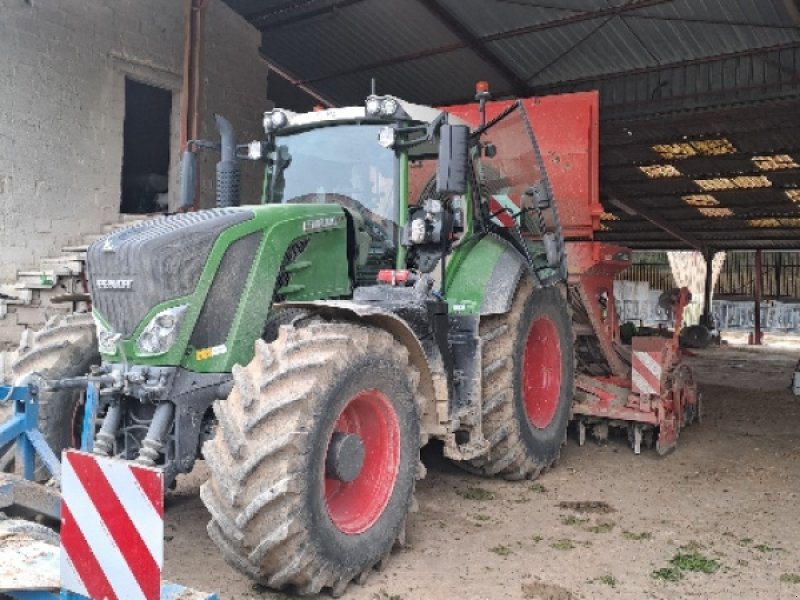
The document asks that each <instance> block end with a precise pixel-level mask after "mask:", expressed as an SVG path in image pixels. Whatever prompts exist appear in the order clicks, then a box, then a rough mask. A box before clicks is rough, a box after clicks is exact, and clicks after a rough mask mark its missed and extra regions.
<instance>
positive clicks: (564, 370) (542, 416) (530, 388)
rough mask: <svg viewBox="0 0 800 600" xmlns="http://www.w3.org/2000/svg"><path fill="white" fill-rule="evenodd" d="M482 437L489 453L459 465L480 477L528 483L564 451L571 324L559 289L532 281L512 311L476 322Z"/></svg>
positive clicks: (524, 285) (527, 281)
mask: <svg viewBox="0 0 800 600" xmlns="http://www.w3.org/2000/svg"><path fill="white" fill-rule="evenodd" d="M480 335H481V340H482V343H483V346H482V355H483V359H482V360H483V363H482V364H483V434H484V436H485V437H486V439H488V440H489V442H490V445H491V447H490V450H489V453H488V455H486V456H483V457H480V458H477V459H474V460H471V461H468V462H466V463H459V464H461V465H462V466H464V467H465V468H466V469H467V470H470V471H472V472H476V473H478V474H481V475H500V476H502V477H505V478H507V479H524V478H527V479H533V478H535V477H537V476H538V475H539V474H540V473H541V472H542V471H543V470H544V469H546V468H548V467H550V466H551V465H553V464H554V463H555V462H556V461H557V460H558V457H559V454H560V452H561V445H562V444H563V442H564V439H565V435H566V430H567V424H568V422H569V417H570V407H571V404H572V395H573V369H574V366H573V343H572V326H571V323H570V317H569V313H568V311H567V305H566V300H565V298H564V295H563V293H562V290H561V289H560V288H559V287H550V288H544V289H537V288H535V287H534V284H533V282H532V281H531V279H530V278H529V277H526V278H524V279H523V280H522V281H521V282H520V285H519V286H518V288H517V291H516V295H515V297H514V301H513V303H512V306H511V310H510V311H509V312H507V313H505V314H502V315H490V316H488V317H484V318H482V319H481V324H480Z"/></svg>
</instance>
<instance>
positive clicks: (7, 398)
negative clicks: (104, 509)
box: [0, 377, 218, 600]
mask: <svg viewBox="0 0 800 600" xmlns="http://www.w3.org/2000/svg"><path fill="white" fill-rule="evenodd" d="M95 379H97V378H93V377H81V378H75V379H64V380H57V381H45V380H43V379H41V378H36V377H32V378H30V379H29V380H28V381H27V382H24V383H22V384H21V385H17V386H9V385H0V403H3V402H12V403H13V405H14V411H13V414H12V417H11V418H10V419H8V420H7V421H5V422H4V423H0V451H5V450H7V449H9V448H10V447H11V446H15V448H16V460H17V462H18V464H20V465H21V466H22V476H19V475H15V474H9V473H0V510H3V509H6V508H9V507H11V506H15V507H23V508H26V509H29V510H33V511H35V512H38V513H40V514H43V515H46V516H48V517H50V518H52V519H60V513H61V510H60V505H61V497H60V492H59V490H58V489H57V488H56V487H51V486H43V485H40V484H38V483H35V482H34V474H35V466H36V458H37V457H38V458H39V460H40V462H41V464H42V465H43V466H44V467H45V469H46V470H47V472H48V473H49V474H50V475H51V477H52V478H53V480H55V482H56V483H60V480H61V463H60V462H59V460H58V458H57V457H56V456H55V454H53V451H52V450H51V449H50V447H49V446H48V445H47V442H46V441H45V439H44V436H42V434H41V432H40V431H39V429H38V424H39V399H38V396H39V390H40V389H42V388H46V389H59V388H60V389H63V388H67V387H71V388H79V387H85V388H86V398H85V404H84V418H83V431H82V435H81V450H85V451H91V447H92V443H93V434H94V429H95V427H94V422H95V418H96V416H97V404H98V402H97V400H98V388H99V385H98V384H99V382H98V381H95ZM35 552H36V553H38V555H37V556H36V566H37V568H40V569H45V570H48V571H51V570H52V571H54V572H55V573H58V572H59V548H58V547H56V546H46V547H45V548H44V549H42V548H39V549H38V550H36V551H35ZM17 554H18V556H19V558H20V560H23V561H24V556H23V555H24V552H18V553H17ZM28 558H29V557H28ZM23 567H24V565H19V568H23ZM3 583H4V582H2V581H0V595H5V596H7V597H9V598H12V599H14V600H59V599H60V600H94V599H90V598H86V597H84V596H81V595H79V594H75V593H72V592H68V591H65V590H56V591H50V590H41V589H13V590H9V589H3V587H4V586H3ZM178 598H180V599H181V600H218V598H217V595H216V594H207V593H204V592H198V591H196V590H192V589H190V588H186V587H183V586H181V585H178V584H175V583H169V582H162V584H161V600H177V599H178Z"/></svg>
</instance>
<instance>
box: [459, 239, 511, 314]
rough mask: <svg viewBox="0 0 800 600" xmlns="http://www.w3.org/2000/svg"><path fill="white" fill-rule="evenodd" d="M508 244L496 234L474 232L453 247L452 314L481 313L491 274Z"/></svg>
mask: <svg viewBox="0 0 800 600" xmlns="http://www.w3.org/2000/svg"><path fill="white" fill-rule="evenodd" d="M507 247H508V246H507V245H506V244H505V243H504V242H502V241H501V240H499V239H497V238H495V237H492V236H471V237H469V238H468V239H466V240H465V241H464V242H462V243H461V244H460V245H459V246H458V247H457V248H455V249H454V250H453V253H452V254H451V258H450V261H449V264H448V266H447V275H446V277H447V302H448V303H449V305H450V314H455V315H470V314H472V315H475V314H480V312H481V306H482V305H483V296H484V292H485V290H486V286H487V282H488V281H489V277H491V275H492V271H493V270H494V266H495V264H496V263H497V261H498V259H499V258H500V256H501V255H502V254H503V252H505V250H506V249H507Z"/></svg>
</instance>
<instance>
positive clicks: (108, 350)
mask: <svg viewBox="0 0 800 600" xmlns="http://www.w3.org/2000/svg"><path fill="white" fill-rule="evenodd" d="M92 318H93V319H94V326H95V327H96V328H97V346H98V348H99V349H100V352H101V353H103V354H116V353H117V350H118V348H119V340H120V338H121V337H122V334H119V333H114V332H113V331H111V329H109V328H108V327H107V326H106V324H105V323H103V321H101V320H100V319H99V318H98V317H97V315H96V314H94V313H92Z"/></svg>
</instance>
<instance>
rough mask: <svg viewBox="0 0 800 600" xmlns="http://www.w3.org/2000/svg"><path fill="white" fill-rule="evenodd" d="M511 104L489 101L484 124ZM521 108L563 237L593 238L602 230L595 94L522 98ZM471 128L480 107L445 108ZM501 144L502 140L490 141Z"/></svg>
mask: <svg viewBox="0 0 800 600" xmlns="http://www.w3.org/2000/svg"><path fill="white" fill-rule="evenodd" d="M512 102H513V100H497V101H493V102H487V105H486V116H487V120H490V119H492V118H493V117H496V116H497V115H499V114H500V113H501V112H502V111H503V110H505V109H506V108H508V106H509V105H510V104H511V103H512ZM523 105H524V107H525V109H526V111H527V112H528V116H529V119H530V121H531V124H532V126H533V130H534V132H535V134H536V138H537V140H538V142H539V147H540V149H541V152H542V157H543V160H544V163H545V168H546V169H547V174H548V176H549V177H550V183H551V185H552V187H553V194H554V196H555V199H556V202H557V204H558V211H559V216H560V218H561V224H562V226H563V228H564V235H565V237H566V238H568V239H570V238H572V239H575V238H578V239H592V236H593V232H594V231H597V230H598V229H599V228H600V214H601V213H602V211H603V209H602V206H601V205H600V200H599V180H598V178H599V171H600V169H599V119H598V115H599V94H598V92H595V91H593V92H579V93H575V94H559V95H555V96H543V97H540V98H526V99H524V100H523ZM443 110H446V111H447V112H449V113H451V114H453V115H454V116H457V117H460V118H461V119H463V120H464V121H466V122H467V123H469V124H470V125H471V126H473V127H476V126H477V125H478V124H479V122H480V113H479V108H478V104H477V103H476V102H472V103H469V104H460V105H453V106H446V107H443ZM492 141H493V142H495V143H496V144H501V143H502V140H492Z"/></svg>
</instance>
